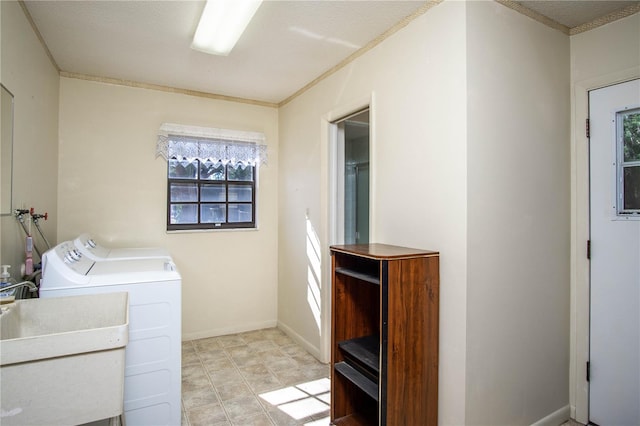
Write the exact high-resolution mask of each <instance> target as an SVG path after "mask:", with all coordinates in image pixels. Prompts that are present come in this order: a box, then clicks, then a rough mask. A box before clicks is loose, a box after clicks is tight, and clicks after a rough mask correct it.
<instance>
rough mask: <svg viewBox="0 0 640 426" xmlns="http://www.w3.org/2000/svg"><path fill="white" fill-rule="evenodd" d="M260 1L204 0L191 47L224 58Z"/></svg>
mask: <svg viewBox="0 0 640 426" xmlns="http://www.w3.org/2000/svg"><path fill="white" fill-rule="evenodd" d="M261 3H262V0H207V4H206V5H205V6H204V11H203V12H202V16H201V17H200V23H199V24H198V28H197V29H196V34H195V36H194V37H193V43H191V48H192V49H195V50H199V51H201V52H205V53H211V54H213V55H221V56H227V55H228V54H229V52H231V49H233V46H235V45H236V42H237V41H238V39H239V38H240V36H241V35H242V33H243V32H244V30H245V28H246V27H247V25H248V24H249V21H251V18H253V15H254V14H255V13H256V10H258V7H260V4H261Z"/></svg>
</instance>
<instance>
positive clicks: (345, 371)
mask: <svg viewBox="0 0 640 426" xmlns="http://www.w3.org/2000/svg"><path fill="white" fill-rule="evenodd" d="M333 368H335V370H336V371H337V372H338V373H340V374H342V375H343V376H344V377H345V378H346V379H347V380H349V381H350V382H351V383H353V384H354V385H356V386H357V387H358V388H359V389H360V390H362V391H363V392H364V393H366V394H367V395H368V396H370V397H371V398H372V399H373V400H375V401H376V402H377V401H378V385H377V384H376V383H375V382H372V381H371V380H369V379H368V378H367V377H366V376H365V375H364V374H362V373H360V372H359V371H358V370H356V369H355V368H353V367H352V366H351V365H349V364H347V363H346V362H344V361H343V362H338V363H337V364H335V365H334V366H333Z"/></svg>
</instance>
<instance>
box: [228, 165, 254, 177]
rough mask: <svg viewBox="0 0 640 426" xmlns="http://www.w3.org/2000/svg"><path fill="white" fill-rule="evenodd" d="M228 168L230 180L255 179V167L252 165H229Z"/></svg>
mask: <svg viewBox="0 0 640 426" xmlns="http://www.w3.org/2000/svg"><path fill="white" fill-rule="evenodd" d="M228 169H229V170H228V172H229V180H243V181H252V180H253V167H251V166H247V167H245V168H244V169H243V168H242V166H241V165H239V164H238V165H237V166H236V167H231V166H229V167H228Z"/></svg>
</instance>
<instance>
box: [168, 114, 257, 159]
mask: <svg viewBox="0 0 640 426" xmlns="http://www.w3.org/2000/svg"><path fill="white" fill-rule="evenodd" d="M264 142H265V137H264V134H262V133H257V132H242V131H237V130H226V129H214V128H209V127H196V126H183V125H180V124H171V123H165V124H163V125H162V126H161V127H160V131H159V132H158V142H157V144H156V157H158V156H162V157H163V158H164V159H165V160H168V159H170V158H176V159H179V160H183V159H185V160H188V161H193V160H195V159H198V160H201V161H211V162H212V163H217V162H219V161H220V162H222V163H223V164H225V165H226V164H231V165H232V166H236V165H239V164H240V165H243V166H247V165H251V166H255V165H257V164H267V145H265V144H264Z"/></svg>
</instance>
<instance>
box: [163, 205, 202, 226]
mask: <svg viewBox="0 0 640 426" xmlns="http://www.w3.org/2000/svg"><path fill="white" fill-rule="evenodd" d="M169 222H170V223H175V224H185V223H198V208H197V206H196V205H195V204H171V217H170V220H169Z"/></svg>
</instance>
